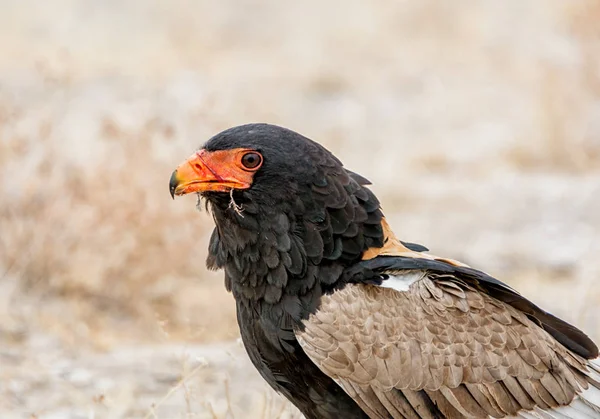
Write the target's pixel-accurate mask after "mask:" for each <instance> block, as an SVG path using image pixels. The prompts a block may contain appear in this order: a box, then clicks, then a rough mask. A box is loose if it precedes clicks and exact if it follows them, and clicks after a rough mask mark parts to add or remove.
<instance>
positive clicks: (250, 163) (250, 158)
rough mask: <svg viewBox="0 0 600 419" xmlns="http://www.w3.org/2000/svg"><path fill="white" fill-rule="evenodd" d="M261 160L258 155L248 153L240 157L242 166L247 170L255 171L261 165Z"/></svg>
mask: <svg viewBox="0 0 600 419" xmlns="http://www.w3.org/2000/svg"><path fill="white" fill-rule="evenodd" d="M262 161H263V158H262V156H261V155H260V153H257V152H255V151H250V152H248V153H246V154H244V155H243V156H242V165H243V166H244V167H245V168H246V169H249V170H256V169H258V168H259V167H260V165H261V164H262Z"/></svg>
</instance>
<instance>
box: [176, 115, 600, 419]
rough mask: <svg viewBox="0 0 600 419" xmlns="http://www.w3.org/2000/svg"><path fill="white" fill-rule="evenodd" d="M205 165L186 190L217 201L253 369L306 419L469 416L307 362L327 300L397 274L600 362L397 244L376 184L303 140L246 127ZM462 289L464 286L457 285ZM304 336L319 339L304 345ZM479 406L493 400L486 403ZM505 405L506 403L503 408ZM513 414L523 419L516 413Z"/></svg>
mask: <svg viewBox="0 0 600 419" xmlns="http://www.w3.org/2000/svg"><path fill="white" fill-rule="evenodd" d="M239 150H242V151H239ZM245 150H250V151H251V152H257V153H259V154H260V156H262V159H263V161H261V164H262V165H261V166H260V168H257V169H254V168H244V167H243V166H239V164H238V166H239V167H237V166H235V164H233V165H230V164H227V165H225V166H227V167H224V168H223V167H216V166H215V165H214V164H213V165H212V166H211V164H212V163H207V162H206V159H209V158H212V157H211V156H217V155H218V156H220V157H218V158H219V159H222V160H219V161H229V160H227V159H228V158H230V157H231V158H233V157H232V156H237V155H238V154H236V153H238V152H241V153H243V152H245ZM219 153H225V154H219ZM228 153H230V154H228ZM197 154H198V156H197V158H193V159H195V160H194V161H195V163H193V164H192V163H190V165H191V166H190V167H192V169H190V168H189V167H187V166H185V167H184V169H182V170H188V171H195V172H194V173H192V175H193V176H196V174H197V173H203V174H202V176H204V177H206V178H207V179H208V178H210V180H206V181H205V183H204V184H202V186H198V188H197V189H193V188H194V186H195V185H196V184H195V183H193V182H189V183H188V184H187V186H186V187H188V188H191V189H189V190H191V191H197V192H199V193H200V194H201V196H202V197H203V199H205V200H206V202H207V205H208V207H209V208H210V209H211V212H212V214H213V217H214V221H215V224H216V227H215V229H214V231H213V233H212V236H211V238H210V243H209V255H208V259H207V266H208V267H209V269H223V270H224V271H225V286H226V288H227V290H229V291H231V292H232V294H233V296H234V298H235V301H236V308H237V319H238V324H239V327H240V333H241V336H242V340H243V342H244V346H245V348H246V350H247V352H248V355H249V357H250V359H251V360H252V363H253V364H254V365H255V367H256V368H257V369H258V371H259V372H260V374H261V375H262V376H263V378H264V379H265V380H266V381H267V382H268V383H269V384H270V385H271V386H272V387H273V388H274V389H275V390H277V391H278V392H280V393H282V394H283V395H285V396H286V397H287V398H288V399H289V400H291V401H292V402H293V403H294V404H295V405H296V406H297V407H298V408H299V409H300V410H301V411H302V413H303V414H304V415H305V416H306V417H307V418H365V417H405V416H406V417H449V415H450V416H452V415H454V413H452V412H461V410H460V405H459V406H458V407H457V406H456V405H453V404H452V403H454V402H455V401H456V400H459V399H461V397H463V398H464V397H466V396H465V394H467V393H468V392H467V391H466V390H464V391H463V393H461V394H462V396H461V395H460V394H459V393H456V394H457V396H453V397H454V398H453V399H448V400H450V401H448V400H446V399H444V397H442V396H440V395H439V394H438V393H435V392H431V391H430V390H431V389H430V388H421V389H417V390H415V391H408V390H402V391H401V390H398V391H395V392H394V391H392V392H386V393H382V394H380V393H378V392H379V390H378V388H377V387H364V385H359V384H358V383H353V382H349V381H343V380H342V381H338V382H336V381H335V380H334V379H333V378H332V377H333V376H332V374H326V373H325V372H324V370H325V369H326V367H325V364H323V365H320V364H319V363H318V362H317V361H316V359H317V358H319V356H321V355H323V353H324V351H322V350H320V349H315V350H316V352H317V353H318V355H317V356H316V357H315V353H313V352H310V356H309V355H307V352H306V350H305V348H309V346H310V345H312V343H311V342H312V341H310V339H312V338H311V337H310V331H307V333H303V332H304V329H305V328H306V327H308V326H307V325H310V322H308V321H309V319H314V316H315V313H317V312H318V310H319V308H320V307H321V305H322V303H323V300H324V298H326V297H327V296H335V295H336V294H337V293H340V294H339V295H342V294H341V291H342V290H344V289H345V288H347V287H353V286H356V285H360V286H366V287H376V288H378V289H379V288H381V287H382V286H385V285H386V284H387V283H386V281H390V278H391V276H394V275H400V276H402V275H410V274H411V273H412V272H423V275H424V277H427V278H429V279H430V280H431V281H434V282H435V281H438V282H439V284H440V286H446V287H450V288H452V287H455V288H456V289H454V290H450V291H449V292H450V294H452V293H454V294H456V296H461V295H463V294H464V291H462V290H461V288H460V287H462V286H464V287H467V288H468V291H469V292H471V291H472V290H477V291H478V292H481V293H482V294H485V295H489V296H490V297H491V298H494V299H496V300H497V301H499V302H502V303H506V304H508V305H510V306H512V307H514V308H515V309H517V310H520V311H521V312H523V313H525V315H526V316H527V317H528V318H529V319H531V320H532V321H533V322H534V323H535V324H537V325H538V326H539V327H541V328H543V329H544V330H546V331H547V332H548V333H549V334H550V335H551V336H552V337H553V338H554V339H556V340H557V341H558V342H560V343H561V344H562V345H564V347H565V348H567V349H568V350H570V351H572V352H573V354H574V356H578V357H581V358H583V359H589V358H592V357H594V356H597V355H598V350H597V348H596V346H595V345H594V343H593V342H592V341H591V340H590V339H589V338H588V337H587V336H586V335H585V334H583V333H582V332H581V331H579V330H578V329H576V328H574V327H573V326H571V325H569V324H567V323H565V322H563V321H562V320H560V319H558V318H556V317H554V316H552V315H551V314H549V313H547V312H545V311H544V310H542V309H540V308H538V307H537V306H535V305H534V304H532V303H531V302H529V301H528V300H526V299H525V298H524V297H522V296H520V295H519V294H518V293H517V292H516V291H514V290H513V289H512V288H510V287H508V286H507V285H505V284H503V283H502V282H500V281H498V280H497V279H495V278H493V277H491V276H489V275H487V274H484V273H483V272H480V271H477V270H475V269H472V268H469V267H466V266H464V265H462V264H454V263H452V262H449V260H446V259H436V258H434V257H431V256H429V255H426V254H425V253H422V252H426V251H427V250H428V249H427V248H425V247H424V246H421V245H418V244H414V243H408V242H400V241H395V239H394V238H390V237H389V232H387V231H386V225H387V223H385V222H384V218H383V213H382V211H381V208H380V203H379V201H378V199H377V198H376V197H375V195H374V194H373V192H371V190H370V189H368V188H367V186H368V185H369V181H368V180H367V179H365V178H364V177H362V176H360V175H358V174H356V173H354V172H351V171H349V170H347V169H345V168H344V167H343V166H342V163H341V162H340V161H339V160H338V159H337V158H336V157H334V156H333V155H332V154H331V153H330V152H329V151H328V150H326V149H325V148H324V147H322V146H321V145H319V144H317V143H315V142H313V141H311V140H309V139H307V138H305V137H303V136H301V135H300V134H297V133H295V132H293V131H290V130H287V129H284V128H281V127H276V126H272V125H267V124H250V125H244V126H239V127H235V128H231V129H229V130H226V131H224V132H222V133H220V134H218V135H216V136H215V137H213V138H211V139H210V140H209V141H208V142H207V143H206V144H204V146H203V147H202V148H201V150H200V151H199V152H198V153H197ZM214 158H215V159H217V157H214ZM236 161H237V160H236ZM201 166H202V167H201ZM203 166H206V168H208V169H206V168H204V167H203ZM236 171H237V172H236ZM230 172H233V173H234V174H235V173H237V176H238V178H239V182H238V183H239V184H240V185H242V186H240V187H223V188H220V187H218V188H217V189H216V190H215V189H214V188H215V184H218V183H221V184H223V185H225V184H226V182H225V180H224V179H226V178H227V179H229V178H228V177H227V176H229V174H230ZM249 172H251V182H250V181H248V177H249V176H250V175H249ZM190 173H191V172H190ZM198 176H200V175H198ZM179 177H180V174H178V173H177V172H175V173H174V175H173V177H172V178H171V184H170V188H171V193H172V194H183V193H188V192H189V190H188V189H186V190H185V191H184V192H179V191H180V190H182V189H181V188H182V186H181V185H180V183H181V180H180V179H179ZM392 242H393V243H392ZM393 246H396V247H397V248H399V249H401V250H400V256H399V255H392V254H390V253H389V252H387V253H386V250H385V249H388V248H390V247H393ZM378 249H380V250H378ZM402 252H406V254H407V256H402V254H403V253H402ZM421 255H423V256H421ZM436 278H442V279H439V280H438V279H436ZM443 278H446V279H443ZM448 278H451V280H449V279H448ZM453 281H454V282H456V284H458V285H456V284H454V285H452V284H450V283H452V282H453ZM444 284H446V285H444ZM448 284H450V285H448ZM450 288H448V289H450ZM432 292H433V291H432ZM436 292H438V291H436ZM439 292H441V291H439ZM461 293H462V294H461ZM454 294H452V295H454ZM349 295H350V294H349ZM394 295H395V294H394ZM398 295H399V294H398ZM448 298H450V297H448ZM330 300H331V299H330ZM330 300H328V301H330ZM347 303H348V304H352V302H351V301H347ZM445 304H446V305H448V304H449V303H447V302H446V303H445ZM460 304H463V303H460ZM459 307H462V306H460V305H459ZM436 310H437V309H435V310H434V309H431V312H432V313H433V312H435V311H436ZM427 311H430V310H429V309H427ZM364 320H365V322H366V321H367V319H364ZM307 322H308V323H307ZM365 324H366V323H365ZM311 327H312V326H311ZM365 327H366V326H365ZM385 327H388V326H386V325H382V329H380V330H387V329H385ZM434 329H435V328H434ZM432 330H433V329H432ZM390 333H391V332H390ZM299 336H302V339H309V340H306V341H304V340H299ZM334 340H335V339H334ZM301 344H302V346H301ZM332 344H336V345H337V344H339V342H332ZM307 345H309V346H307ZM310 348H312V347H310ZM310 348H309V349H310ZM346 349H347V350H348V351H350V353H352V351H353V350H352V349H351V348H350V349H348V347H346ZM325 361H327V359H325ZM332 362H333V361H332ZM340 362H342V361H341V358H340ZM373 362H375V361H373ZM390 362H392V361H391V360H390ZM340 365H341V364H340ZM390 365H392V364H390ZM371 367H372V368H375V366H373V365H371ZM349 368H351V369H352V368H353V367H352V365H350V366H349ZM361 368H362V367H361ZM365 368H367V367H365ZM378 374H379V373H378ZM384 375H385V374H382V377H383V376H384ZM344 383H345V384H344ZM524 385H525V384H524ZM457 391H458V390H457ZM473 391H475V390H473ZM478 391H479V390H478ZM442 394H444V395H446V396H447V395H448V394H447V393H442ZM495 394H496V393H495ZM573 394H575V393H573ZM469 397H470V396H469ZM473 397H478V400H483V399H482V398H481V397H479V395H478V394H475V395H474V396H473ZM511 397H512V396H511ZM573 397H574V396H573ZM465 400H466V399H465ZM465 403H467V402H465ZM469 403H470V404H469V406H473V404H474V403H475V402H469ZM502 403H503V401H502V400H499V401H498V402H497V404H498V406H501V405H502ZM511 403H512V402H511ZM508 405H510V406H509V407H510V409H513V404H507V406H508ZM486 406H487V405H486ZM490 406H492V405H490ZM494 406H496V404H493V406H492V407H494ZM492 407H490V409H491V408H492ZM494 408H496V407H494ZM453 409H454V410H453ZM456 409H458V410H456ZM473 409H475V410H473V411H475V412H483V411H484V410H485V409H484V408H480V407H473ZM498 409H500V408H498ZM507 409H508V408H507ZM510 409H508V410H510ZM508 410H507V412H508ZM517 410H518V409H517ZM402 412H404V413H402ZM449 412H450V413H449ZM494 412H495V411H494ZM457 414H458V413H457ZM486 414H487V413H486ZM399 415H400V416H399Z"/></svg>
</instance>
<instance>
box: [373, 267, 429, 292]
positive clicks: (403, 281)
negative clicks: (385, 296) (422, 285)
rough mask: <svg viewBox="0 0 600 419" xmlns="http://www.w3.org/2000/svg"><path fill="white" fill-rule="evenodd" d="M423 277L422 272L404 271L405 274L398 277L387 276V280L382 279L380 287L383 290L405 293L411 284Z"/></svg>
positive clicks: (423, 273)
mask: <svg viewBox="0 0 600 419" xmlns="http://www.w3.org/2000/svg"><path fill="white" fill-rule="evenodd" d="M424 276H425V272H423V271H406V272H405V273H402V274H398V275H388V278H387V279H384V280H383V282H382V283H381V285H380V286H381V287H383V288H392V289H394V290H396V291H400V292H406V291H408V289H409V288H410V285H411V284H413V283H415V282H417V281H419V280H420V279H423V277H424Z"/></svg>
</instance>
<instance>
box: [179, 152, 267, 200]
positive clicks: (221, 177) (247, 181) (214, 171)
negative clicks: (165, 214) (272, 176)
mask: <svg viewBox="0 0 600 419" xmlns="http://www.w3.org/2000/svg"><path fill="white" fill-rule="evenodd" d="M248 151H251V150H247V149H241V148H237V149H233V150H217V151H206V150H204V149H203V150H199V151H197V152H196V153H194V154H193V155H191V156H190V157H189V158H188V159H187V160H186V161H184V162H183V163H182V164H180V165H179V167H178V168H177V169H175V171H174V172H173V174H172V175H171V180H170V182H169V190H170V192H171V196H172V197H173V198H175V195H186V194H189V193H193V192H208V191H215V192H229V191H231V190H232V189H248V188H249V187H250V186H251V185H252V178H253V176H254V171H255V170H257V169H258V167H257V168H255V169H251V170H249V169H247V168H245V167H244V166H243V165H242V163H241V159H242V156H243V155H244V154H245V153H247V152H248Z"/></svg>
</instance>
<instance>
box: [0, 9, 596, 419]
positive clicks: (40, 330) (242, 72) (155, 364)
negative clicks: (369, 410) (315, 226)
mask: <svg viewBox="0 0 600 419" xmlns="http://www.w3.org/2000/svg"><path fill="white" fill-rule="evenodd" d="M599 21H600V3H599V2H598V1H593V0H571V1H569V2H565V1H560V0H552V1H551V0H505V1H502V2H498V1H492V0H486V1H468V0H460V1H459V0H455V1H453V2H439V1H434V0H421V1H392V0H372V1H369V2H365V1H355V0H343V1H342V0H338V1H335V0H332V1H319V0H307V1H303V2H282V1H278V0H237V1H234V0H169V1H167V0H160V1H159V0H119V1H116V0H101V1H100V0H53V1H47V2H38V1H33V0H0V417H2V418H13V417H14V418H191V417H194V418H278V417H281V418H290V417H298V414H297V413H296V412H295V411H294V409H293V408H291V407H289V406H288V405H287V404H286V403H285V402H284V401H282V400H281V398H279V396H277V395H275V394H274V393H272V392H271V390H270V389H268V388H267V386H266V384H264V383H263V382H262V380H261V379H260V378H259V377H258V375H257V374H256V373H255V372H254V370H253V368H252V367H251V366H250V364H249V361H248V360H247V357H246V355H245V354H244V351H243V350H242V348H241V347H240V344H239V342H237V338H238V332H237V325H236V322H235V313H234V303H233V300H232V298H231V296H230V295H228V294H227V293H226V292H225V290H224V287H223V281H222V273H219V272H217V273H214V272H208V271H207V270H206V269H205V266H204V260H205V257H206V248H207V241H208V237H209V234H210V231H211V229H212V220H211V219H210V217H209V216H207V214H206V213H205V212H198V211H197V210H196V208H195V205H196V202H195V199H194V198H193V197H188V198H187V199H185V198H183V199H178V200H176V201H175V202H173V201H172V200H171V199H170V196H169V193H168V189H167V183H168V180H169V176H170V174H171V171H172V170H173V169H174V168H175V167H176V166H177V165H178V164H179V162H180V161H181V160H182V159H183V158H185V157H187V156H188V155H189V154H191V152H192V151H193V150H194V149H196V148H197V147H198V146H199V145H201V144H202V143H203V142H204V141H206V140H207V139H208V138H209V137H210V136H212V135H213V134H215V133H217V132H219V131H221V130H223V129H225V128H228V127H230V126H234V125H238V124H242V123H247V122H258V121H262V122H270V123H275V124H279V125H283V126H286V127H288V128H291V129H294V130H296V131H299V132H300V133H302V134H304V135H306V136H308V137H310V138H312V139H314V140H316V141H319V142H321V143H322V144H324V145H326V146H327V147H328V148H329V149H330V150H332V151H333V152H334V153H335V154H336V155H337V156H338V157H339V158H340V159H341V160H342V161H344V162H345V165H346V166H347V167H348V168H350V169H351V170H353V171H357V172H359V173H361V174H362V175H364V176H366V177H367V178H369V179H371V181H373V184H374V186H373V190H374V191H375V192H376V193H377V194H378V196H379V197H380V199H381V201H382V203H383V208H384V211H385V212H386V214H387V216H388V218H389V220H390V221H391V224H392V226H393V228H394V230H395V231H396V233H397V234H398V236H400V237H401V238H403V239H405V240H409V241H414V242H417V243H423V244H425V245H427V246H428V247H430V249H431V252H432V253H434V254H438V255H442V256H446V257H451V258H455V259H460V260H463V261H465V262H466V263H469V264H471V265H473V266H475V267H477V268H480V269H483V270H485V271H487V272H489V273H491V274H493V275H494V276H496V277H498V278H500V279H502V280H504V281H505V282H507V283H509V284H510V285H512V286H514V287H515V288H517V289H518V290H520V291H521V292H522V293H523V294H524V295H526V296H527V297H529V298H531V299H532V300H533V301H534V302H536V303H538V304H539V305H541V306H542V307H544V308H546V309H548V310H550V311H551V312H553V313H554V314H556V315H558V316H560V317H562V318H564V319H566V320H568V321H570V322H572V323H574V324H575V325H577V326H579V327H581V328H583V329H584V330H586V331H587V332H588V333H589V334H590V335H591V336H592V337H593V338H595V339H596V340H597V341H598V340H600V323H599V317H600V314H599V308H598V307H599V305H600V290H599V288H598V287H595V286H594V285H595V284H596V283H597V281H598V279H600V25H598V22H599Z"/></svg>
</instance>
